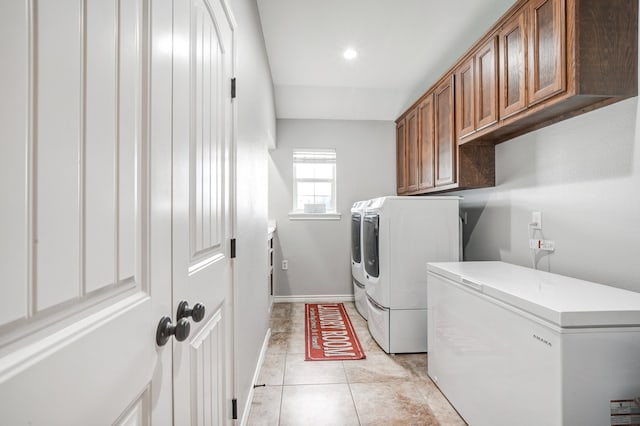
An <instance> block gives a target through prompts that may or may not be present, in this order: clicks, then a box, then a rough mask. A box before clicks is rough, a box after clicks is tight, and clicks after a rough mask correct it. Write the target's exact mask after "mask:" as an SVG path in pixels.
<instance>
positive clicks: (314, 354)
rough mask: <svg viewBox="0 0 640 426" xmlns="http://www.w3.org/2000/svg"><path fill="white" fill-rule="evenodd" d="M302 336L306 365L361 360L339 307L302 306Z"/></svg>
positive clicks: (347, 317) (313, 304)
mask: <svg viewBox="0 0 640 426" xmlns="http://www.w3.org/2000/svg"><path fill="white" fill-rule="evenodd" d="M304 335H305V360H306V361H332V360H333V361H341V360H349V359H363V358H365V354H364V351H363V350H362V346H361V345H360V341H359V340H358V336H357V335H356V332H355V330H354V329H353V326H352V325H351V320H350V319H349V315H347V311H346V310H345V309H344V305H343V304H342V303H324V304H316V303H311V304H309V303H308V304H306V305H305V321H304Z"/></svg>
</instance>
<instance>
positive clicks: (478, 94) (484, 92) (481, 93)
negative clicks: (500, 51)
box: [475, 37, 498, 130]
mask: <svg viewBox="0 0 640 426" xmlns="http://www.w3.org/2000/svg"><path fill="white" fill-rule="evenodd" d="M497 44H498V42H497V39H496V37H491V39H490V40H489V41H488V42H487V43H485V44H484V46H482V47H481V48H480V49H479V50H478V53H476V55H475V62H476V72H475V77H476V86H475V88H476V90H475V99H476V107H475V116H476V122H475V127H476V130H480V129H482V128H483V127H487V126H489V125H491V124H493V123H495V122H496V121H498V96H497V91H498V66H497V64H498V63H497V59H498V58H497V55H496V51H497Z"/></svg>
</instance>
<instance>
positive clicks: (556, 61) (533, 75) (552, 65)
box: [528, 0, 566, 105]
mask: <svg viewBox="0 0 640 426" xmlns="http://www.w3.org/2000/svg"><path fill="white" fill-rule="evenodd" d="M564 10H565V7H564V0H532V1H531V3H530V8H529V75H528V78H529V82H528V83H529V105H532V104H534V103H536V102H539V101H542V100H544V99H546V98H548V97H550V96H552V95H554V94H556V93H559V92H562V91H564V90H565V87H566V83H565V80H566V77H565V74H566V72H565V38H566V36H565V16H564V15H565V14H564Z"/></svg>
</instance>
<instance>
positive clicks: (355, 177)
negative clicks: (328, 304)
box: [269, 120, 395, 296]
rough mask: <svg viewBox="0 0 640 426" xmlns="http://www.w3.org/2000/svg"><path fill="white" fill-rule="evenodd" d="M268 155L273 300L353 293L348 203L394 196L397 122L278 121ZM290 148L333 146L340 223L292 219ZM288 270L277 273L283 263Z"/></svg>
mask: <svg viewBox="0 0 640 426" xmlns="http://www.w3.org/2000/svg"><path fill="white" fill-rule="evenodd" d="M277 123H278V125H277V131H278V147H277V149H276V150H274V151H271V152H270V154H271V155H270V161H269V218H270V219H273V220H275V221H276V222H277V232H276V236H275V239H274V246H275V247H274V248H275V250H274V251H275V258H274V263H275V274H274V281H275V283H274V286H275V289H274V292H275V295H276V296H315V295H351V294H352V293H353V289H352V285H351V266H350V252H349V250H350V238H351V236H350V229H351V213H350V210H351V205H352V204H353V203H354V202H355V201H358V200H365V199H370V198H374V197H379V196H382V195H390V194H394V193H395V123H393V122H391V121H337V120H278V121H277ZM294 148H335V149H336V157H337V164H336V172H337V189H336V192H337V196H338V198H337V209H338V211H339V212H340V213H342V218H341V220H339V221H292V220H289V217H288V213H289V212H290V211H291V208H292V203H293V201H292V179H293V176H292V172H293V166H292V153H293V149H294ZM283 258H284V259H287V260H288V261H289V270H288V271H282V270H281V269H280V265H281V260H282V259H283Z"/></svg>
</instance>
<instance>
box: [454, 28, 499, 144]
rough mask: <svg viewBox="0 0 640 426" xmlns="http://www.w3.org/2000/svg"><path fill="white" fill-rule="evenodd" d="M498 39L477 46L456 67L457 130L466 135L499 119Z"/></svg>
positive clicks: (461, 136) (462, 135)
mask: <svg viewBox="0 0 640 426" xmlns="http://www.w3.org/2000/svg"><path fill="white" fill-rule="evenodd" d="M497 45H498V42H497V38H496V37H490V38H489V40H488V41H487V42H486V43H484V44H483V45H481V46H480V48H478V50H477V51H476V52H474V53H473V54H472V55H471V56H470V57H469V58H468V59H467V60H466V61H464V62H462V64H460V66H459V67H458V68H457V69H456V72H455V76H456V77H455V78H456V90H455V96H456V107H455V113H456V131H457V135H458V138H459V139H460V140H461V141H464V138H465V137H467V136H469V135H471V134H472V133H473V132H475V131H477V130H481V129H483V128H485V127H487V126H490V125H491V124H493V123H496V122H497V121H498V55H497V49H498V48H497Z"/></svg>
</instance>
